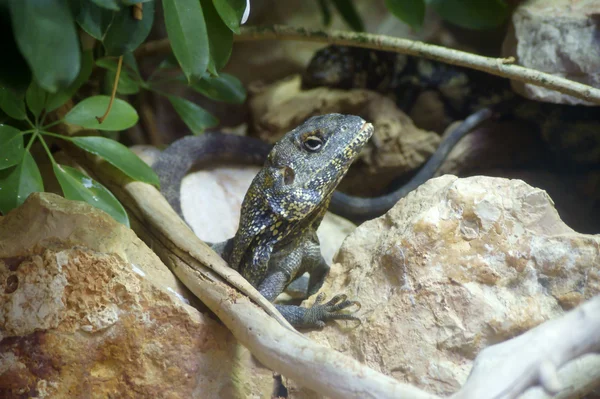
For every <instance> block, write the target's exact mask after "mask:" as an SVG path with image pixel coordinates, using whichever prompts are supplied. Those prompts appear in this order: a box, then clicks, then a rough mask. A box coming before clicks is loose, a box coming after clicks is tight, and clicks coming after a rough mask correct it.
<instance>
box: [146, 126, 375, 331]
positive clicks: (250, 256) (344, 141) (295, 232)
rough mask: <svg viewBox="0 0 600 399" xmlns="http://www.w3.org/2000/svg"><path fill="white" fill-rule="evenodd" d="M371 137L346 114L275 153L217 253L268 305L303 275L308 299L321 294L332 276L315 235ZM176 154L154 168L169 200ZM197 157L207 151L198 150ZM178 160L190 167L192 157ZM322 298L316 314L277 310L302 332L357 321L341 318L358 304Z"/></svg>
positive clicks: (285, 141) (301, 130) (294, 135)
mask: <svg viewBox="0 0 600 399" xmlns="http://www.w3.org/2000/svg"><path fill="white" fill-rule="evenodd" d="M372 134H373V126H372V125H371V124H370V123H367V122H365V121H364V120H363V119H362V118H360V117H358V116H353V115H340V114H328V115H322V116H315V117H312V118H310V119H308V120H307V121H306V122H304V123H303V124H302V125H300V126H298V127H297V128H295V129H294V130H292V131H290V132H288V133H287V134H286V135H285V136H283V137H282V138H281V140H279V141H278V142H277V143H276V144H275V146H274V147H273V149H272V150H271V151H270V152H269V154H268V156H267V158H266V162H265V164H264V166H263V168H262V169H261V170H260V172H259V173H258V174H257V175H256V177H255V178H254V180H253V181H252V184H251V185H250V188H249V189H248V192H247V193H246V196H245V197H244V201H243V203H242V210H241V215H240V223H239V226H240V227H239V229H238V231H237V233H236V234H235V236H234V237H233V238H231V239H229V240H227V241H225V242H222V243H218V244H215V245H213V249H214V250H215V251H216V252H217V253H219V255H221V257H223V259H224V260H225V261H227V263H228V264H229V266H230V267H232V268H234V269H236V270H238V271H239V272H240V274H241V275H242V276H243V277H244V278H246V279H247V280H248V281H249V282H250V283H251V284H252V285H253V286H254V287H256V288H257V289H258V291H259V292H260V293H261V294H262V295H263V296H264V297H265V298H267V299H268V300H270V301H273V300H275V298H276V297H277V296H278V295H279V294H280V293H281V292H283V290H284V289H285V288H286V286H287V285H289V284H290V283H291V282H292V281H293V280H295V279H296V278H297V277H300V276H301V275H302V274H304V273H305V272H308V273H309V274H310V279H309V284H308V292H307V294H308V295H312V294H314V293H316V292H317V291H318V290H319V289H320V288H321V285H322V284H323V281H324V279H325V277H326V275H327V272H328V271H329V266H328V265H327V264H326V262H325V260H324V259H323V257H322V256H321V252H320V250H319V240H318V238H317V234H316V231H317V228H318V227H319V225H320V223H321V220H322V219H323V216H324V215H325V212H326V211H327V208H328V206H329V201H330V200H331V196H332V194H333V192H334V191H335V188H336V187H337V185H338V184H339V182H340V180H341V179H342V178H343V177H344V175H345V174H346V172H347V171H348V168H349V167H350V165H351V164H352V162H353V161H354V160H355V159H356V158H357V156H358V154H359V153H360V151H361V149H362V148H363V146H364V145H365V144H366V143H367V141H368V140H369V138H370V137H371V135H372ZM221 136H225V135H221ZM215 137H216V136H215ZM244 139H247V138H244ZM182 140H183V139H182ZM207 140H208V139H207ZM210 140H213V139H210ZM215 140H216V139H215ZM228 140H231V141H232V142H233V141H234V140H235V139H231V138H229V139H228ZM189 143H191V140H188V142H187V143H186V144H189ZM173 145H174V146H175V145H176V146H177V148H178V149H177V151H180V150H181V148H183V145H181V144H177V142H176V143H174V144H173ZM169 148H171V147H169ZM177 151H175V150H171V151H170V152H169V149H167V150H166V152H167V154H166V155H165V157H163V158H162V159H161V163H160V164H159V165H158V167H157V166H156V165H155V166H153V167H154V169H155V170H156V171H157V174H158V175H159V178H160V181H161V187H162V188H161V190H164V193H165V196H166V197H167V195H170V194H169V192H170V191H173V190H174V189H173V187H171V186H172V185H173V182H172V181H169V179H173V172H172V170H173V168H169V167H168V164H169V159H171V160H173V161H175V159H176V157H175V156H174V154H176V153H177ZM203 151H204V152H203ZM188 152H190V151H188ZM192 152H194V151H192ZM195 152H197V153H205V152H206V150H201V149H200V148H197V149H196V150H195ZM196 155H197V154H196ZM161 157H162V155H161ZM169 157H170V158H169ZM179 158H181V159H185V164H186V165H187V164H188V163H189V164H190V165H189V166H191V162H192V159H193V158H190V157H187V156H181V157H179ZM176 162H179V163H181V162H184V161H182V160H178V161H176ZM189 166H188V167H187V169H189ZM178 169H179V170H181V169H182V168H178ZM187 169H186V170H185V171H187ZM185 171H184V172H183V173H185ZM178 173H180V174H181V172H178ZM179 180H180V179H179ZM163 181H164V185H165V186H169V188H168V189H166V188H165V186H163ZM172 198H173V197H172V196H171V199H172ZM167 199H169V197H167ZM177 200H178V197H177ZM169 202H172V201H169ZM172 205H173V204H172ZM322 299H323V298H322V297H321V296H320V297H318V298H317V301H316V302H315V304H314V305H313V306H312V307H311V308H303V307H300V306H293V305H276V307H277V308H278V310H279V311H280V312H281V313H282V315H283V316H284V317H285V318H286V319H287V320H288V321H289V322H290V323H291V324H292V325H294V326H296V327H322V326H324V325H325V322H326V321H327V320H334V319H351V320H356V318H355V317H354V316H352V315H351V314H347V313H340V311H341V310H343V309H346V308H348V307H350V306H352V305H355V304H357V303H356V302H354V301H349V300H347V299H346V296H345V295H337V296H335V297H333V298H332V299H331V300H330V301H329V302H327V303H321V302H322Z"/></svg>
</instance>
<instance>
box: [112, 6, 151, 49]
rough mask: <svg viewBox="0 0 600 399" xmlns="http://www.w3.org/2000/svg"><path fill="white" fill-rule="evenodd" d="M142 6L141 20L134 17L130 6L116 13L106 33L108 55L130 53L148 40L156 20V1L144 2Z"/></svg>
mask: <svg viewBox="0 0 600 399" xmlns="http://www.w3.org/2000/svg"><path fill="white" fill-rule="evenodd" d="M142 6H143V8H142V15H143V17H142V20H141V21H138V20H137V19H134V18H133V14H132V12H131V9H130V8H129V7H124V8H123V9H122V10H121V11H119V12H117V13H116V14H115V18H114V19H113V21H112V24H111V25H110V27H109V28H108V31H107V32H106V34H105V35H104V41H103V43H104V48H105V50H106V55H123V54H125V53H130V52H132V51H133V50H135V49H136V48H137V47H138V46H139V45H140V44H142V42H143V41H144V40H146V37H148V34H149V33H150V29H151V28H152V23H153V22H154V2H153V1H152V2H148V3H143V4H142Z"/></svg>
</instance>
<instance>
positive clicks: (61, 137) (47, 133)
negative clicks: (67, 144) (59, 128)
mask: <svg viewBox="0 0 600 399" xmlns="http://www.w3.org/2000/svg"><path fill="white" fill-rule="evenodd" d="M40 133H41V134H42V135H47V136H52V137H56V138H57V139H61V140H67V141H71V138H70V137H67V136H63V135H61V134H56V133H52V132H47V131H45V130H40Z"/></svg>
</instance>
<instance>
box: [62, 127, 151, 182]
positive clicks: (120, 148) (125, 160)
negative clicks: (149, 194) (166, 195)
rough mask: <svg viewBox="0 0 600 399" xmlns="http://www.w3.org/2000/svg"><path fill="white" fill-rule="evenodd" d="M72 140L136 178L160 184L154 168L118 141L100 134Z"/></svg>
mask: <svg viewBox="0 0 600 399" xmlns="http://www.w3.org/2000/svg"><path fill="white" fill-rule="evenodd" d="M70 141H71V142H73V144H75V145H76V146H78V147H79V148H82V149H84V150H86V151H87V152H91V153H92V154H95V155H98V156H100V157H102V158H104V159H105V160H106V161H107V162H109V163H110V164H112V165H113V166H115V167H117V168H118V169H120V170H121V171H122V172H123V173H125V174H126V175H127V176H129V177H131V178H132V179H134V180H138V181H142V182H144V183H148V184H152V185H155V186H158V185H159V182H158V177H157V176H156V173H154V171H153V170H152V168H151V167H150V166H148V164H146V163H145V162H144V161H142V160H141V159H140V158H139V157H138V156H137V155H135V154H134V153H133V152H131V150H130V149H129V148H127V147H125V146H124V145H123V144H121V143H119V142H118V141H115V140H111V139H107V138H106V137H99V136H92V137H72V138H71V140H70Z"/></svg>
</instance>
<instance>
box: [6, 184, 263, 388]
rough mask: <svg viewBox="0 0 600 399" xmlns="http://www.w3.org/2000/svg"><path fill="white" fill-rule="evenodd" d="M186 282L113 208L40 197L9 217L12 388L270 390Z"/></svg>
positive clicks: (8, 384) (9, 364) (8, 324)
mask: <svg viewBox="0 0 600 399" xmlns="http://www.w3.org/2000/svg"><path fill="white" fill-rule="evenodd" d="M176 281H177V280H175V278H174V277H173V276H172V274H171V273H170V271H169V270H168V269H167V268H166V267H165V266H164V265H163V264H162V263H161V262H160V260H159V259H158V258H157V257H156V255H155V254H154V253H153V252H152V251H151V250H150V249H149V248H148V247H147V246H146V245H145V244H144V243H143V242H142V241H140V240H139V239H138V238H137V237H136V236H135V234H134V233H133V232H132V231H131V230H129V229H127V228H125V227H124V226H122V225H120V224H118V223H117V222H115V221H114V220H113V219H112V218H111V217H110V216H108V215H107V214H105V213H104V212H101V211H99V210H97V209H95V208H92V207H91V206H89V205H87V204H85V203H82V202H74V201H67V200H65V199H63V198H61V197H59V196H56V195H54V194H33V195H31V196H30V197H29V198H28V200H27V201H26V202H25V203H24V204H23V205H22V206H21V207H19V208H18V209H16V210H14V211H12V212H10V213H9V214H8V215H6V216H5V217H2V218H0V397H2V398H6V399H10V398H21V397H37V398H107V397H118V398H140V397H144V398H148V397H160V398H173V399H175V398H220V397H228V398H229V397H231V398H236V397H240V398H246V397H254V398H263V397H268V396H269V395H270V391H271V387H272V377H271V372H270V371H268V370H266V369H264V368H260V367H259V366H258V365H257V364H256V362H255V361H254V360H253V358H252V357H251V355H250V353H249V352H248V351H247V350H246V349H245V348H243V347H242V346H240V345H239V344H237V342H236V341H235V339H234V338H233V336H232V335H231V334H230V333H229V331H228V330H227V329H226V328H225V327H223V326H222V325H221V324H220V323H219V322H218V321H217V320H215V319H214V318H212V317H211V316H210V314H209V313H201V312H199V311H198V310H197V309H195V308H193V307H191V306H189V305H188V304H187V302H188V300H187V299H186V297H185V296H186V295H187V292H186V291H185V290H182V289H181V288H180V287H178V286H177V283H176ZM190 299H191V298H190Z"/></svg>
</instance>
